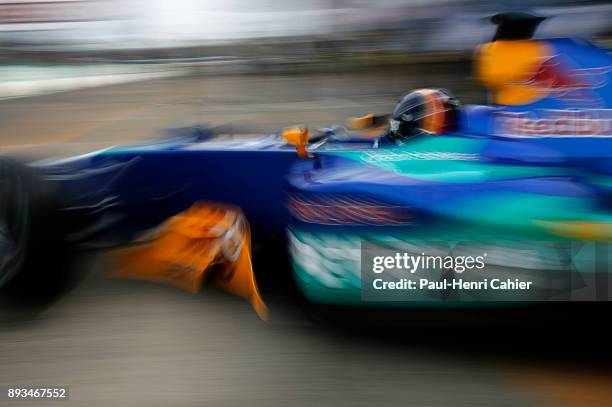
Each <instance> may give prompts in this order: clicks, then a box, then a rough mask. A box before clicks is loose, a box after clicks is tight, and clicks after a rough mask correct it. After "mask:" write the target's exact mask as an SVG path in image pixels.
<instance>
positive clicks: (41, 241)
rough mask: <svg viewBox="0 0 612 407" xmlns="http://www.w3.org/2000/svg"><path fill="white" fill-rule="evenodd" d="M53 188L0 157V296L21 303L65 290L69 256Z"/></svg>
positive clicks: (34, 172)
mask: <svg viewBox="0 0 612 407" xmlns="http://www.w3.org/2000/svg"><path fill="white" fill-rule="evenodd" d="M57 198H58V196H57V194H56V192H55V191H54V190H53V188H52V187H51V185H50V184H49V183H47V182H45V181H44V180H43V179H42V178H41V177H40V176H39V174H37V173H36V171H34V170H33V169H32V168H29V167H27V166H25V165H23V164H21V163H19V162H16V161H14V160H11V159H7V158H3V157H0V295H1V296H2V297H3V298H5V299H6V298H8V299H11V300H17V301H19V302H27V303H32V302H40V301H48V300H51V299H53V298H55V297H56V296H57V295H58V294H60V293H61V292H63V290H64V289H65V288H66V287H67V283H68V280H69V279H68V277H69V275H70V273H69V269H70V256H69V250H68V245H67V243H66V233H65V231H64V227H65V226H64V225H65V222H63V220H62V213H61V211H60V207H59V200H58V199H57Z"/></svg>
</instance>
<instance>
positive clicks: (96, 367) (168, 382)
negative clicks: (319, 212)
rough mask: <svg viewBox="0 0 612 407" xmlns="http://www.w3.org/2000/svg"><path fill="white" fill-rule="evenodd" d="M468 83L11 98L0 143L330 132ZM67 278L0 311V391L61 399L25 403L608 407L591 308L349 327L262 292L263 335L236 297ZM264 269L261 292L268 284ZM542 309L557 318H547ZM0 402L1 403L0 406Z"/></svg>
mask: <svg viewBox="0 0 612 407" xmlns="http://www.w3.org/2000/svg"><path fill="white" fill-rule="evenodd" d="M468 75H469V71H467V70H466V71H462V70H461V69H452V70H451V71H450V72H444V71H439V72H438V69H433V68H418V67H413V68H410V70H407V71H390V72H384V73H380V72H379V73H376V74H374V73H367V72H364V73H359V74H316V75H312V74H311V75H306V76H284V77H283V76H242V77H222V76H217V77H206V78H203V77H182V78H171V79H162V80H154V81H149V82H141V83H133V84H127V85H118V86H109V87H104V88H96V89H88V90H82V91H75V92H69V93H58V94H54V95H47V96H41V97H36V98H24V99H14V100H10V101H2V102H0V145H1V146H3V147H4V148H5V151H8V152H17V151H19V152H25V153H35V154H37V155H43V156H44V155H49V154H58V153H72V152H83V151H88V150H91V149H92V148H95V147H99V146H104V145H111V144H116V143H126V142H131V141H135V140H139V139H143V138H146V137H149V136H151V134H153V133H154V132H155V131H156V130H157V129H159V128H162V127H172V126H181V125H187V124H193V123H204V122H208V123H214V124H222V123H235V124H240V125H251V124H252V125H254V126H257V127H258V128H262V127H266V128H270V129H274V128H278V127H280V126H283V125H290V124H295V123H305V124H307V125H320V124H330V123H339V122H341V121H342V120H343V118H345V117H346V116H349V115H354V114H363V113H368V112H372V111H373V112H386V111H389V110H390V109H391V108H392V107H393V104H394V103H395V101H396V99H397V98H398V97H399V96H400V94H401V93H402V92H404V91H406V90H407V89H410V88H414V87H419V86H431V85H438V86H446V87H449V88H451V89H453V90H454V91H455V92H456V93H457V95H458V96H459V97H460V98H461V99H462V100H463V101H468V102H475V101H481V100H482V93H481V92H479V91H474V90H473V89H474V88H473V84H472V83H471V82H470V80H469V79H466V77H467V76H468ZM81 268H82V270H83V271H86V272H87V276H86V277H85V278H84V279H83V281H82V282H81V283H80V284H79V285H78V286H77V287H76V288H75V289H74V290H72V291H71V292H70V293H68V294H67V295H66V296H65V297H63V298H61V299H60V300H59V301H57V302H56V303H54V304H52V305H50V306H49V307H46V308H34V309H28V310H20V311H16V310H14V309H12V308H9V307H7V306H4V307H3V308H2V309H0V385H1V386H9V385H14V386H25V385H44V386H50V385H67V386H69V388H70V401H68V402H58V403H54V402H45V401H38V402H32V404H36V405H54V404H57V405H78V406H89V405H95V406H109V405H132V406H168V405H181V406H220V407H222V406H241V405H249V406H368V407H375V406H396V405H401V406H486V407H492V406H554V407H558V406H570V407H576V406H588V407H590V406H597V407H605V406H610V405H612V386H611V384H612V376H611V375H610V360H611V359H610V341H609V338H610V334H609V333H606V330H605V329H603V327H606V326H607V325H609V315H610V313H609V310H610V307H609V304H607V303H606V304H604V303H601V304H591V305H589V306H585V305H586V304H573V305H572V306H573V309H574V310H577V311H578V313H577V314H578V315H579V316H580V317H579V318H573V319H572V318H569V319H568V320H565V319H562V321H560V322H559V321H557V322H556V323H555V324H546V325H538V324H518V325H516V324H513V325H510V324H505V323H504V322H503V320H501V321H500V320H498V321H497V322H498V323H497V324H495V325H486V324H480V325H460V324H459V325H447V324H446V323H439V324H434V325H433V326H430V324H422V323H418V324H417V323H415V324H414V325H408V326H404V327H403V328H402V329H399V328H393V327H391V328H380V327H379V328H375V327H351V328H349V327H340V326H337V325H335V324H331V325H330V324H323V323H318V324H317V323H313V322H311V321H310V320H309V319H308V318H307V317H305V316H304V315H303V313H302V311H301V309H300V307H299V306H298V305H297V303H296V302H295V301H293V300H292V298H291V295H290V294H287V293H286V292H284V289H283V288H282V287H283V286H282V284H278V285H275V284H271V288H264V295H265V296H266V300H267V301H268V303H269V305H270V311H271V319H270V321H269V322H268V323H263V322H261V321H259V320H258V319H257V317H256V315H255V313H254V312H253V311H252V310H251V309H250V307H249V306H248V305H247V304H246V303H245V302H243V301H242V300H240V299H238V298H234V297H231V296H228V295H225V294H223V293H219V292H216V291H214V290H211V289H205V290H204V291H203V292H202V293H200V294H197V295H191V294H188V293H184V292H182V291H179V290H177V289H173V288H171V287H165V286H159V285H156V284H152V283H147V282H138V281H123V280H112V279H107V278H105V274H106V273H107V272H108V269H109V266H108V263H107V262H106V259H105V258H104V257H103V256H102V257H100V258H98V259H95V260H92V261H90V262H86V263H84V264H83V266H82V267H81ZM265 272H266V275H267V279H268V280H271V281H274V279H275V277H274V276H275V273H283V272H286V270H283V269H281V268H278V269H272V268H271V269H269V270H265ZM566 308H567V307H566ZM557 312H559V313H563V312H564V311H563V308H561V309H560V310H559V311H555V310H553V311H552V312H551V313H550V314H549V316H555V317H557V316H559V315H558V313H557ZM581 312H582V314H580V313H581ZM524 314H525V316H527V315H528V314H531V313H530V312H529V311H526V312H525V313H524ZM586 317H588V318H586ZM13 404H14V405H19V406H23V405H28V402H27V401H18V402H14V403H13ZM0 405H11V403H9V402H8V401H7V400H6V398H0Z"/></svg>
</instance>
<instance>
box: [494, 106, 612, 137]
mask: <svg viewBox="0 0 612 407" xmlns="http://www.w3.org/2000/svg"><path fill="white" fill-rule="evenodd" d="M495 130H496V134H498V135H502V136H506V137H580V136H582V137H612V110H611V109H588V110H546V109H542V110H536V111H532V112H516V113H511V112H502V113H498V114H497V115H496V118H495Z"/></svg>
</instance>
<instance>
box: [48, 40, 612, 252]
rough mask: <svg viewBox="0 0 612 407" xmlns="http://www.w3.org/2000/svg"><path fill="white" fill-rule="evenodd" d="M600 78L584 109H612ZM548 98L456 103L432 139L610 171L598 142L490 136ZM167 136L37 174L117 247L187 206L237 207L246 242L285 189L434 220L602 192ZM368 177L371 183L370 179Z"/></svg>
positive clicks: (581, 48)
mask: <svg viewBox="0 0 612 407" xmlns="http://www.w3.org/2000/svg"><path fill="white" fill-rule="evenodd" d="M546 44H547V48H548V49H551V50H553V52H554V54H555V55H558V56H563V57H564V58H563V60H564V61H571V64H572V66H571V68H568V69H574V70H575V69H600V68H602V67H604V68H605V67H610V66H612V62H611V60H612V59H611V57H610V55H609V54H608V53H607V52H606V51H605V50H602V49H600V48H597V47H595V46H592V45H590V44H587V43H583V42H580V41H578V40H572V39H557V40H547V41H546ZM604 71H605V70H604ZM597 72H600V71H597ZM608 79H609V72H607V73H605V81H604V82H597V86H593V87H592V88H591V89H587V90H588V96H589V98H591V99H589V103H590V102H591V101H593V100H595V101H597V103H599V104H600V108H602V109H609V108H610V107H612V88H611V86H612V85H611V84H610V83H609V81H608ZM598 80H599V79H598ZM557 96H558V95H555V94H543V96H542V97H541V98H540V99H539V100H536V101H533V102H531V103H529V104H521V105H491V106H473V107H466V108H465V109H464V110H463V113H462V118H461V125H460V129H459V131H457V132H456V133H454V134H448V135H445V136H442V137H448V138H457V139H461V140H466V141H467V140H468V139H469V140H472V141H471V144H470V143H468V144H469V145H470V149H471V151H470V153H473V154H476V155H477V156H478V161H479V162H484V163H491V165H495V164H504V165H506V164H511V165H529V166H535V167H538V166H540V167H574V168H578V169H580V170H581V171H585V172H592V173H598V174H603V175H610V174H612V163H611V160H612V143H611V142H610V141H611V139H610V138H609V137H588V136H587V137H537V138H536V137H533V138H514V137H507V136H506V135H503V134H499V133H498V132H497V130H496V127H495V126H496V124H495V118H496V117H498V115H499V114H500V113H516V112H529V113H530V114H533V115H535V116H536V118H537V116H538V115H539V114H540V112H541V111H542V110H556V109H559V110H562V109H565V110H567V109H580V106H576V105H573V106H570V107H568V106H567V105H566V104H565V102H564V100H563V98H559V97H557ZM169 134H170V137H169V138H168V139H167V140H165V141H162V142H159V143H152V144H147V145H142V146H126V147H116V148H111V149H108V150H103V151H99V152H95V153H91V154H88V155H85V156H81V157H74V158H71V159H68V160H60V161H56V162H51V163H48V162H47V163H46V164H45V166H44V168H43V169H44V171H45V172H46V173H47V174H49V175H50V178H51V179H54V180H57V182H58V184H59V186H60V188H62V190H63V191H64V192H65V195H66V196H69V197H71V198H70V199H71V202H70V204H71V206H72V207H73V208H83V207H85V208H95V209H94V210H92V211H95V212H96V214H97V215H100V213H103V214H106V215H112V216H111V217H112V218H113V219H115V221H114V222H110V223H109V227H106V228H102V229H101V230H100V232H99V233H98V236H97V237H100V236H102V237H105V238H109V239H110V238H111V237H112V239H111V240H117V241H122V242H127V241H129V240H130V239H131V238H133V237H134V236H135V234H137V233H138V232H140V231H142V230H144V229H146V228H148V227H151V226H154V225H156V224H158V223H159V222H161V221H163V220H164V219H166V218H168V217H170V216H172V215H174V214H176V213H178V212H180V211H183V210H185V209H187V208H189V207H190V206H191V205H192V204H193V203H194V202H197V201H215V202H223V203H228V204H231V205H236V206H238V207H240V208H242V210H243V211H244V213H245V215H246V217H247V219H248V221H249V223H250V225H251V227H252V230H253V237H254V239H258V238H259V237H261V236H269V235H274V234H277V233H282V231H283V230H284V227H285V226H286V224H287V223H288V222H289V220H290V217H289V214H288V212H287V207H286V194H287V191H288V190H289V191H296V190H301V191H308V192H311V193H327V192H333V193H337V194H342V193H344V192H351V193H353V192H355V191H361V192H363V193H364V194H366V195H368V196H374V197H377V198H378V199H380V200H383V201H386V202H389V203H392V204H397V203H403V204H409V205H410V206H411V207H417V208H423V209H427V211H428V212H432V210H433V212H437V213H446V212H448V211H449V210H451V209H452V208H453V203H452V202H453V200H454V199H460V200H465V199H467V197H469V198H471V199H474V200H477V198H478V194H479V193H483V194H488V193H497V192H500V191H502V192H504V193H511V192H512V191H525V190H529V191H539V192H542V193H549V194H570V195H571V194H574V195H580V194H585V195H589V194H592V191H593V189H592V188H601V191H600V192H601V193H602V194H606V193H607V194H610V192H609V188H610V187H609V185H607V184H606V183H604V185H600V184H598V185H597V186H593V185H589V187H588V188H587V187H585V186H584V185H582V184H581V182H580V181H579V180H578V181H576V180H575V179H567V178H561V179H559V178H557V179H553V178H547V177H542V176H535V175H534V174H531V175H528V174H526V175H524V176H522V177H519V178H516V179H514V180H503V179H500V180H495V181H494V182H489V183H480V182H477V181H475V182H468V183H462V184H453V183H451V182H449V183H440V182H427V181H423V180H419V179H415V178H411V177H410V176H409V175H405V174H401V175H400V174H398V173H397V172H394V171H389V170H388V169H385V168H383V167H372V166H366V165H363V162H358V161H355V160H352V159H349V158H347V157H346V155H343V154H342V153H343V152H346V151H357V152H359V151H363V152H365V151H368V152H372V153H373V154H378V153H385V152H388V151H389V150H391V151H393V150H394V149H395V148H397V147H396V146H394V145H392V144H388V145H386V144H384V143H381V144H380V145H379V144H378V143H375V142H374V141H373V140H370V139H368V140H352V141H350V142H347V141H330V142H329V143H327V144H326V145H324V146H323V147H321V148H319V149H317V150H316V152H315V155H316V156H315V158H314V159H313V160H303V159H301V158H300V157H298V154H296V151H295V147H294V146H292V145H290V144H287V143H286V142H285V140H283V139H282V138H281V137H278V136H265V135H264V136H261V137H257V138H256V139H235V140H230V141H223V140H215V134H214V132H212V131H210V130H208V129H205V128H201V127H192V128H184V129H175V130H171V131H170V133H169ZM346 168H351V170H350V171H349V172H348V173H350V177H348V176H347V177H335V178H334V176H335V175H338V174H339V171H344V170H345V169H346ZM74 174H83V175H84V176H74ZM373 179H376V183H372V182H369V180H373ZM381 180H384V182H381ZM589 188H591V189H589ZM406 191H410V193H406ZM433 196H435V197H436V199H432V197H433ZM101 202H102V203H101Z"/></svg>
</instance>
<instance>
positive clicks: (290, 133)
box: [283, 127, 314, 158]
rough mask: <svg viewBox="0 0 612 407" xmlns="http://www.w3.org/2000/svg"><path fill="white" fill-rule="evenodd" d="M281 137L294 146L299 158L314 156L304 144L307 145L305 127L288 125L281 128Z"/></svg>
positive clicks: (306, 130)
mask: <svg viewBox="0 0 612 407" xmlns="http://www.w3.org/2000/svg"><path fill="white" fill-rule="evenodd" d="M283 139H284V140H285V142H287V144H292V145H294V146H295V149H296V150H297V153H298V155H299V156H300V157H301V158H312V157H314V156H313V155H312V154H311V153H309V152H308V150H307V149H306V146H307V145H308V128H307V127H289V128H286V129H285V130H283Z"/></svg>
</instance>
